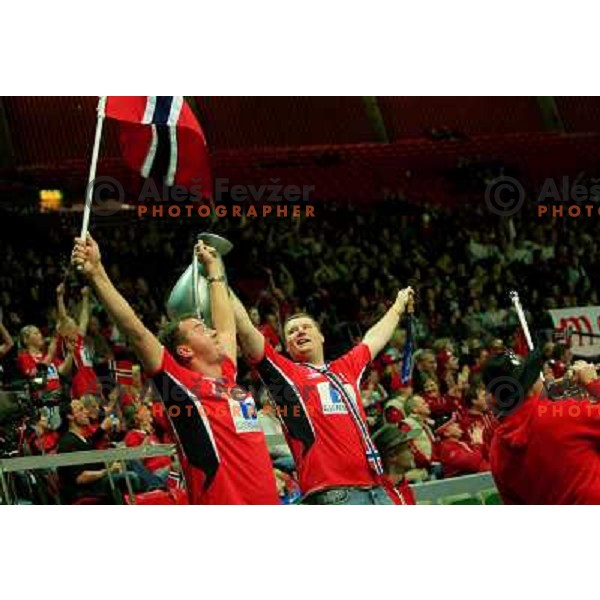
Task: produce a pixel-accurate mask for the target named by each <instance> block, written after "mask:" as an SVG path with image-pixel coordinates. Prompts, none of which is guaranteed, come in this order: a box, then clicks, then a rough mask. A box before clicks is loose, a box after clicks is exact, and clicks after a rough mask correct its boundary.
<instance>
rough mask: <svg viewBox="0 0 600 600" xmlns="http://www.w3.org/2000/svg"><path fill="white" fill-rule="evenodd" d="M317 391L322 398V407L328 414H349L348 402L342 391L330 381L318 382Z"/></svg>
mask: <svg viewBox="0 0 600 600" xmlns="http://www.w3.org/2000/svg"><path fill="white" fill-rule="evenodd" d="M317 391H318V392H319V398H320V399H321V408H322V409H323V413H324V414H326V415H339V414H344V415H345V414H348V409H347V408H346V404H345V403H344V400H343V399H342V397H341V395H340V393H339V392H338V391H337V390H336V389H335V388H334V387H332V386H331V384H330V383H329V382H328V381H322V382H321V383H318V384H317Z"/></svg>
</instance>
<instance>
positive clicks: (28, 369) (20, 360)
mask: <svg viewBox="0 0 600 600" xmlns="http://www.w3.org/2000/svg"><path fill="white" fill-rule="evenodd" d="M17 366H18V367H19V371H21V373H22V374H23V375H25V376H26V377H33V376H34V375H35V374H36V372H37V365H36V362H35V360H34V358H33V356H31V354H29V352H21V354H19V356H18V357H17Z"/></svg>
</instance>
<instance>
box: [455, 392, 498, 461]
mask: <svg viewBox="0 0 600 600" xmlns="http://www.w3.org/2000/svg"><path fill="white" fill-rule="evenodd" d="M465 406H466V410H465V411H464V412H463V413H462V415H460V427H461V429H462V430H463V433H464V440H465V441H466V442H468V443H469V444H475V443H476V442H477V440H478V439H479V437H480V436H479V430H481V431H482V432H483V455H484V456H485V457H486V459H487V458H488V457H489V450H490V443H491V441H492V437H493V435H494V430H495V429H496V427H497V425H498V420H497V419H496V417H495V416H494V414H493V413H492V411H491V410H490V409H489V407H488V403H487V391H486V389H485V385H483V383H482V382H480V383H475V384H472V385H471V386H470V387H469V389H468V390H467V392H466V394H465Z"/></svg>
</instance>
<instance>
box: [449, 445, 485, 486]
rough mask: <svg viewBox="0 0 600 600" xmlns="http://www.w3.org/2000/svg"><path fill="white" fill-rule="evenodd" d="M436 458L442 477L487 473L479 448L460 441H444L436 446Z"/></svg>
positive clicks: (481, 451)
mask: <svg viewBox="0 0 600 600" xmlns="http://www.w3.org/2000/svg"><path fill="white" fill-rule="evenodd" d="M438 457H439V460H440V462H441V463H442V468H443V473H444V477H457V476H458V475H468V474H469V473H479V472H481V471H489V470H490V465H489V464H488V462H487V461H486V460H485V459H484V458H483V450H482V448H481V446H471V445H469V444H467V443H466V442H461V441H460V440H454V439H445V440H442V441H441V442H440V443H439V445H438Z"/></svg>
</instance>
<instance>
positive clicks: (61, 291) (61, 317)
mask: <svg viewBox="0 0 600 600" xmlns="http://www.w3.org/2000/svg"><path fill="white" fill-rule="evenodd" d="M56 308H57V309H58V315H57V317H58V322H59V323H61V322H62V321H65V320H66V318H67V317H68V316H69V313H67V307H66V306H65V284H64V283H62V282H61V283H60V284H59V285H58V287H57V288H56Z"/></svg>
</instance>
